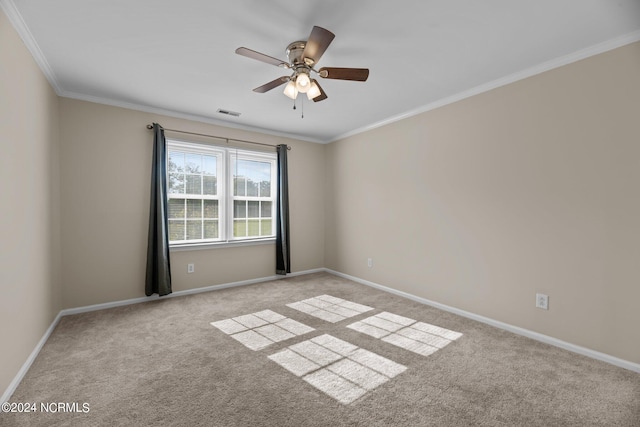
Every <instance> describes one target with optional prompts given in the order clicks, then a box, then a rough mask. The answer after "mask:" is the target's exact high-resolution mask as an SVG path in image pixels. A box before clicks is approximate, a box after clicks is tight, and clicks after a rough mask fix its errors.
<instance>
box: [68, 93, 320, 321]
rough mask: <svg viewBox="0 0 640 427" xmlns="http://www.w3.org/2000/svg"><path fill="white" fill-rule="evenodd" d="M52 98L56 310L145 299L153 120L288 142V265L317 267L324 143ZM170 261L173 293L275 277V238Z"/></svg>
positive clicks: (185, 254)
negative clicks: (57, 120)
mask: <svg viewBox="0 0 640 427" xmlns="http://www.w3.org/2000/svg"><path fill="white" fill-rule="evenodd" d="M60 105H61V147H62V148H61V188H62V197H61V206H62V208H61V209H62V251H63V259H62V271H63V273H62V274H63V283H64V289H63V290H64V292H63V301H64V308H71V307H80V306H86V305H91V304H99V303H105V302H111V301H119V300H125V299H129V298H136V297H141V296H144V279H145V266H146V250H147V227H148V225H147V224H148V215H149V186H150V184H149V182H150V177H151V153H152V133H151V132H150V131H149V130H147V129H146V125H147V124H149V123H152V122H158V123H160V124H161V125H162V126H164V127H165V128H170V129H181V130H185V131H190V132H196V133H206V134H212V135H219V136H223V137H228V138H237V139H244V140H250V141H256V142H263V143H268V144H280V143H286V144H289V145H290V146H292V150H291V151H289V174H290V175H289V179H290V189H289V192H290V199H291V201H290V209H291V235H292V240H291V247H292V254H291V265H292V270H293V271H294V272H296V271H306V270H310V269H315V268H321V267H323V266H324V210H323V207H324V200H323V198H324V171H325V165H324V147H323V146H322V145H319V144H314V143H309V142H304V141H299V140H292V139H286V138H279V137H275V136H269V135H264V134H259V133H254V132H247V131H241V130H236V129H230V128H224V127H219V126H214V125H208V124H203V123H196V122H191V121H187V120H182V119H176V118H170V117H163V116H158V115H154V114H149V113H143V112H139V111H133V110H128V109H124V108H118V107H111V106H106V105H100V104H94V103H90V102H84V101H78V100H72V99H65V98H62V99H61V100H60ZM167 136H173V137H177V138H182V139H184V138H185V136H184V135H176V134H169V133H167ZM205 141H206V140H205ZM209 142H211V141H210V140H209ZM245 147H246V145H245ZM250 147H253V148H255V146H250ZM188 263H194V264H195V273H192V274H187V273H186V271H187V264H188ZM171 267H172V277H173V289H174V291H180V290H186V289H193V288H198V287H204V286H211V285H217V284H223V283H229V282H236V281H242V280H249V279H255V278H262V277H268V276H273V275H274V274H275V244H268V245H259V246H241V247H235V248H221V249H210V250H192V251H179V252H178V251H176V252H172V253H171Z"/></svg>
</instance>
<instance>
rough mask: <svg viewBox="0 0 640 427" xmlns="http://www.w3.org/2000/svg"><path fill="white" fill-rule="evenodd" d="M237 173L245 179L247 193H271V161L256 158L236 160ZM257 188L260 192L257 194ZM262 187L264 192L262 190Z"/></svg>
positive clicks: (249, 194) (262, 195)
mask: <svg viewBox="0 0 640 427" xmlns="http://www.w3.org/2000/svg"><path fill="white" fill-rule="evenodd" d="M237 175H238V176H242V177H245V178H246V179H247V182H248V184H250V185H247V195H248V196H258V195H260V196H261V197H270V195H271V184H270V183H271V163H269V162H260V161H257V160H243V159H239V160H238V161H237ZM263 187H264V188H263ZM258 188H259V189H260V194H258ZM263 189H264V193H263V192H262V190H263Z"/></svg>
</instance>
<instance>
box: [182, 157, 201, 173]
mask: <svg viewBox="0 0 640 427" xmlns="http://www.w3.org/2000/svg"><path fill="white" fill-rule="evenodd" d="M185 172H187V173H202V156H201V155H200V154H191V153H187V154H186V155H185Z"/></svg>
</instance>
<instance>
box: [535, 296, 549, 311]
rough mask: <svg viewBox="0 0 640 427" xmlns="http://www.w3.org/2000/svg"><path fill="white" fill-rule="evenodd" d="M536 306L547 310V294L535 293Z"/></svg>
mask: <svg viewBox="0 0 640 427" xmlns="http://www.w3.org/2000/svg"><path fill="white" fill-rule="evenodd" d="M536 307H537V308H541V309H543V310H549V295H545V294H536Z"/></svg>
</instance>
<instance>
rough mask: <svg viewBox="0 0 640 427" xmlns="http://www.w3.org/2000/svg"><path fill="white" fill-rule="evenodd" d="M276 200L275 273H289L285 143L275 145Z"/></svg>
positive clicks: (287, 190)
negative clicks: (276, 163)
mask: <svg viewBox="0 0 640 427" xmlns="http://www.w3.org/2000/svg"><path fill="white" fill-rule="evenodd" d="M277 152H278V202H277V203H276V273H277V274H287V273H291V256H290V253H289V250H290V247H289V184H288V182H289V174H288V172H287V145H286V144H281V145H278V146H277Z"/></svg>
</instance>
